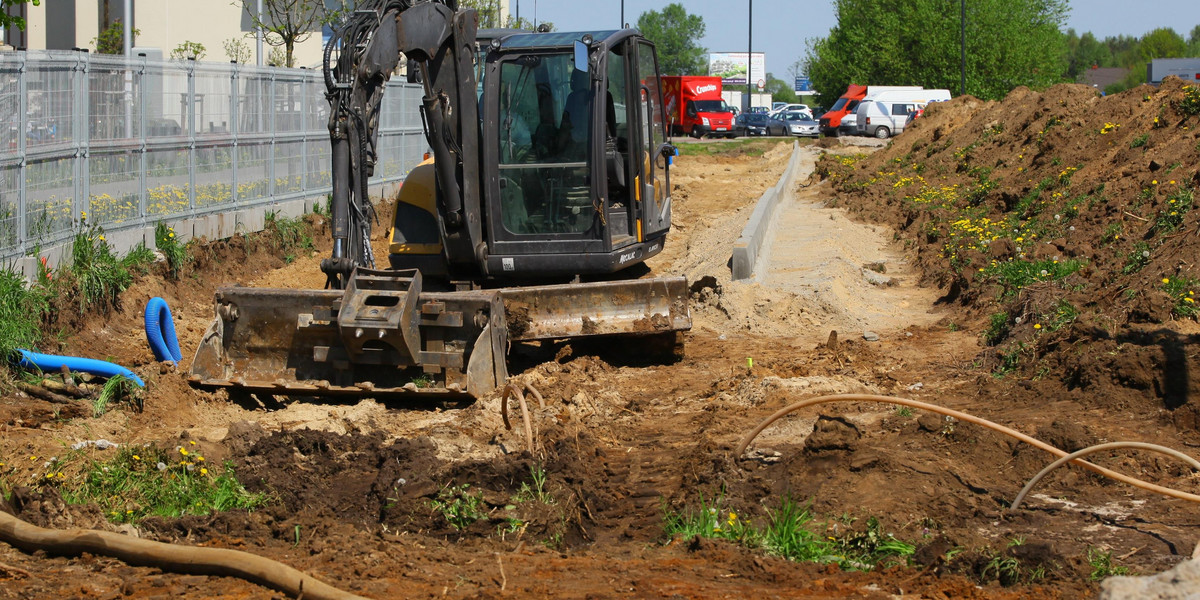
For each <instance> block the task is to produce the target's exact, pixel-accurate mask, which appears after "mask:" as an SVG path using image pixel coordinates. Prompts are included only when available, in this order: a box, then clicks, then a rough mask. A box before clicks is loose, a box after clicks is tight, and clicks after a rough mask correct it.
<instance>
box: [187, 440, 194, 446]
mask: <svg viewBox="0 0 1200 600" xmlns="http://www.w3.org/2000/svg"><path fill="white" fill-rule="evenodd" d="M188 443H189V444H191V445H193V446H195V445H196V442H195V440H191V441H188Z"/></svg>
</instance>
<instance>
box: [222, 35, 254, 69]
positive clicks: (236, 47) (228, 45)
mask: <svg viewBox="0 0 1200 600" xmlns="http://www.w3.org/2000/svg"><path fill="white" fill-rule="evenodd" d="M221 45H222V46H224V47H225V57H226V58H228V59H229V62H235V63H242V64H245V63H248V62H250V44H249V43H247V42H246V40H243V39H239V38H235V37H233V38H229V39H227V40H225V41H224V42H221Z"/></svg>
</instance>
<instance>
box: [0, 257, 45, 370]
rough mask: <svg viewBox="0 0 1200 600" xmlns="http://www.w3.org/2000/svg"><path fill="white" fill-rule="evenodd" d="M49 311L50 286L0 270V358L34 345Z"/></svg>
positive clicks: (6, 270) (37, 340)
mask: <svg viewBox="0 0 1200 600" xmlns="http://www.w3.org/2000/svg"><path fill="white" fill-rule="evenodd" d="M49 311H50V290H49V289H47V288H46V287H45V286H44V285H40V284H38V283H35V284H34V285H32V286H27V285H26V284H25V278H24V277H23V276H22V275H20V274H18V273H15V272H13V271H12V270H10V269H4V270H0V359H8V358H11V357H12V356H13V355H14V354H15V352H16V349H17V348H24V349H27V350H31V349H33V348H35V347H36V346H37V345H38V342H40V341H41V339H42V320H43V318H44V317H45V315H46V314H47V313H48V312H49Z"/></svg>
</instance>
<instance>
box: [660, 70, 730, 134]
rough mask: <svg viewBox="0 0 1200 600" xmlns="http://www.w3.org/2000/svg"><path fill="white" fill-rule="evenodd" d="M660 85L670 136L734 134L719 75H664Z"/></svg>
mask: <svg viewBox="0 0 1200 600" xmlns="http://www.w3.org/2000/svg"><path fill="white" fill-rule="evenodd" d="M662 88H663V96H664V99H665V100H664V101H665V102H666V108H667V115H668V119H669V120H670V122H671V134H672V135H690V136H692V137H695V138H701V137H704V136H706V135H713V136H724V137H730V138H732V137H737V133H736V131H735V130H734V123H733V113H732V112H730V111H729V105H727V104H726V103H725V100H724V98H723V97H722V96H721V78H720V77H702V76H673V77H663V78H662Z"/></svg>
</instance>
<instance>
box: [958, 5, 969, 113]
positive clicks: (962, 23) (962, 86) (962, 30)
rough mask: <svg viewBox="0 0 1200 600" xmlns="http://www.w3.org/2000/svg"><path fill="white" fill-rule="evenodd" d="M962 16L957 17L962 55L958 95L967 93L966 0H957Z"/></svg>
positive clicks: (960, 54)
mask: <svg viewBox="0 0 1200 600" xmlns="http://www.w3.org/2000/svg"><path fill="white" fill-rule="evenodd" d="M959 6H960V7H961V8H962V16H961V18H960V19H959V32H958V38H959V44H960V45H959V51H958V53H959V56H960V57H962V79H961V81H960V82H959V88H958V90H959V91H958V95H959V96H966V95H967V0H959Z"/></svg>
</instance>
